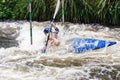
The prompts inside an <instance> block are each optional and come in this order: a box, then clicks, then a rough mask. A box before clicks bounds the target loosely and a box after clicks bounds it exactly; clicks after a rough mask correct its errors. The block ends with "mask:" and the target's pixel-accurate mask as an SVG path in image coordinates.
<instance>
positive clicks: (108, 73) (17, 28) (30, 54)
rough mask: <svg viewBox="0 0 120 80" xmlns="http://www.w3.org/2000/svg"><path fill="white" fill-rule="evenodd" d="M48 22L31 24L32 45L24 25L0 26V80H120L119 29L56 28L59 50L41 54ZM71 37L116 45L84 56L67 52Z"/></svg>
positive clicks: (24, 23)
mask: <svg viewBox="0 0 120 80" xmlns="http://www.w3.org/2000/svg"><path fill="white" fill-rule="evenodd" d="M49 25H50V22H49V21H46V22H35V21H34V22H33V28H32V30H33V36H32V38H33V45H31V44H30V32H29V30H30V27H29V22H27V21H16V22H0V80H120V28H108V27H105V26H102V25H98V24H72V23H69V22H66V23H65V26H64V27H63V26H61V23H60V22H57V26H59V29H60V33H59V37H60V41H61V45H60V46H59V47H54V46H51V47H50V48H49V49H47V53H46V54H43V53H41V48H42V47H43V46H44V38H45V35H44V33H43V29H44V27H46V26H49ZM74 37H81V38H95V39H103V40H112V41H116V42H117V44H116V45H113V46H110V47H106V48H103V49H98V50H93V51H88V52H84V53H79V54H77V53H71V52H68V49H69V46H70V42H69V39H71V38H74Z"/></svg>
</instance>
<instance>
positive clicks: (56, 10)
mask: <svg viewBox="0 0 120 80" xmlns="http://www.w3.org/2000/svg"><path fill="white" fill-rule="evenodd" d="M59 7H60V0H58V1H57V5H56V8H55V12H54V16H53V18H54V19H55V16H56V14H57V12H58V10H59Z"/></svg>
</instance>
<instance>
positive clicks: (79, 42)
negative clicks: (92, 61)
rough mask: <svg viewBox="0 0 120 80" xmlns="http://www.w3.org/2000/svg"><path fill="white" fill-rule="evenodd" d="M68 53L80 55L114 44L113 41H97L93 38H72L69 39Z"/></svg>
mask: <svg viewBox="0 0 120 80" xmlns="http://www.w3.org/2000/svg"><path fill="white" fill-rule="evenodd" d="M70 42H71V45H70V47H69V51H70V52H75V53H81V52H86V51H90V50H95V49H100V48H104V47H108V46H112V45H114V44H116V43H117V42H115V41H106V40H98V39H93V38H72V39H70Z"/></svg>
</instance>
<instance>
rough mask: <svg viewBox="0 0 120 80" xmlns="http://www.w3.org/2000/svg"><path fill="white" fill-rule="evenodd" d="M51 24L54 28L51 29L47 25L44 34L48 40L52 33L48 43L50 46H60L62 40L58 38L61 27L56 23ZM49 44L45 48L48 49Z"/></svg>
mask: <svg viewBox="0 0 120 80" xmlns="http://www.w3.org/2000/svg"><path fill="white" fill-rule="evenodd" d="M51 25H52V27H53V28H52V30H51V31H50V28H49V27H46V28H45V29H44V31H43V32H44V34H45V35H46V40H45V41H47V38H48V35H49V33H50V36H49V39H48V44H49V46H59V45H60V41H59V39H58V33H59V29H58V27H57V26H56V24H55V23H53V22H51ZM46 48H47V46H45V47H44V48H43V49H46Z"/></svg>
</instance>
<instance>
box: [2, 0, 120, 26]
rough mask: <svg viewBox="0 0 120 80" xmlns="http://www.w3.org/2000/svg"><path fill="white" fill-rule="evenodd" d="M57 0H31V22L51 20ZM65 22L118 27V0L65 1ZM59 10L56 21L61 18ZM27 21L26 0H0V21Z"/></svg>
mask: <svg viewBox="0 0 120 80" xmlns="http://www.w3.org/2000/svg"><path fill="white" fill-rule="evenodd" d="M56 1H57V0H32V13H33V20H37V21H44V20H50V19H52V16H53V14H54V10H55V6H56ZM64 4H65V21H70V22H79V23H100V24H109V25H115V26H120V0H65V3H64ZM61 16H62V13H61V9H60V10H59V12H58V14H57V17H56V20H58V21H60V20H61V19H62V18H61ZM8 19H9V20H24V19H27V20H28V19H29V7H28V0H0V20H8Z"/></svg>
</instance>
